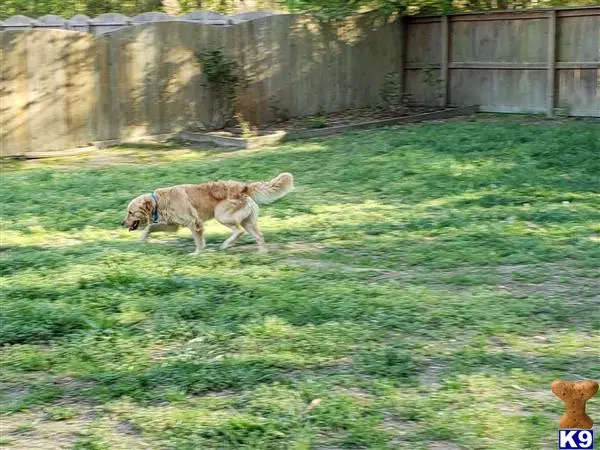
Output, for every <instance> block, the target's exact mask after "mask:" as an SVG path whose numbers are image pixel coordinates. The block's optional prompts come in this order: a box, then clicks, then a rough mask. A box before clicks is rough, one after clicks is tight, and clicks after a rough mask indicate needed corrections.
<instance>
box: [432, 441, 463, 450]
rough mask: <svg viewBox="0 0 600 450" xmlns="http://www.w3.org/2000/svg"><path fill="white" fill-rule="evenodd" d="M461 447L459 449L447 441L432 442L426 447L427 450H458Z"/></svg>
mask: <svg viewBox="0 0 600 450" xmlns="http://www.w3.org/2000/svg"><path fill="white" fill-rule="evenodd" d="M460 449H461V447H459V446H458V445H456V444H453V443H452V442H448V441H434V442H430V443H429V445H428V446H427V450H460Z"/></svg>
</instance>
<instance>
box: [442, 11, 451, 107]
mask: <svg viewBox="0 0 600 450" xmlns="http://www.w3.org/2000/svg"><path fill="white" fill-rule="evenodd" d="M448 22H449V20H448V16H442V22H441V27H442V30H441V43H442V48H441V52H440V58H441V61H440V80H441V87H440V89H441V90H442V91H441V92H440V97H441V99H440V100H441V103H442V104H441V106H442V107H444V108H445V107H446V106H448V53H449V52H448V45H449V41H450V35H449V31H450V27H449V23H448Z"/></svg>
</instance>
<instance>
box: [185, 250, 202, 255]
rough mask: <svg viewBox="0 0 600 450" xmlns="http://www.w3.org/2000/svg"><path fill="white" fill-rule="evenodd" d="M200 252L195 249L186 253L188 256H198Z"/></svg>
mask: <svg viewBox="0 0 600 450" xmlns="http://www.w3.org/2000/svg"><path fill="white" fill-rule="evenodd" d="M200 253H202V252H200V251H199V250H196V251H195V252H192V253H188V256H200Z"/></svg>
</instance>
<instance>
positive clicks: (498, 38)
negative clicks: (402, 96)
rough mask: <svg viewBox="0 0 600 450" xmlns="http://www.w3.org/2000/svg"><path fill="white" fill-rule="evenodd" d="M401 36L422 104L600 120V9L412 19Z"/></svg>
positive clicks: (409, 87) (411, 87)
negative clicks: (475, 106)
mask: <svg viewBox="0 0 600 450" xmlns="http://www.w3.org/2000/svg"><path fill="white" fill-rule="evenodd" d="M404 35H405V39H404V45H405V47H404V48H405V50H404V57H403V59H404V61H405V63H404V80H405V90H406V92H408V93H409V94H410V95H411V97H412V98H413V100H415V101H417V102H420V103H437V104H442V105H448V104H450V105H466V104H476V105H479V106H480V109H481V110H482V111H489V112H518V113H547V114H548V115H553V114H555V112H557V111H556V110H557V109H559V110H560V112H561V113H563V114H568V115H571V116H592V117H600V7H590V8H578V9H564V10H538V11H527V10H524V11H519V12H517V11H510V12H493V13H480V14H462V15H451V16H445V17H439V16H438V17H415V18H410V19H408V20H406V21H405V27H404Z"/></svg>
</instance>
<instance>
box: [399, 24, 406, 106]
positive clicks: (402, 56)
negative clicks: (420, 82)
mask: <svg viewBox="0 0 600 450" xmlns="http://www.w3.org/2000/svg"><path fill="white" fill-rule="evenodd" d="M407 39H408V18H407V17H406V16H402V17H401V18H400V64H401V66H400V86H401V89H402V91H401V92H402V95H403V96H405V95H406V94H407V91H406V45H407V44H406V41H407Z"/></svg>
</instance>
